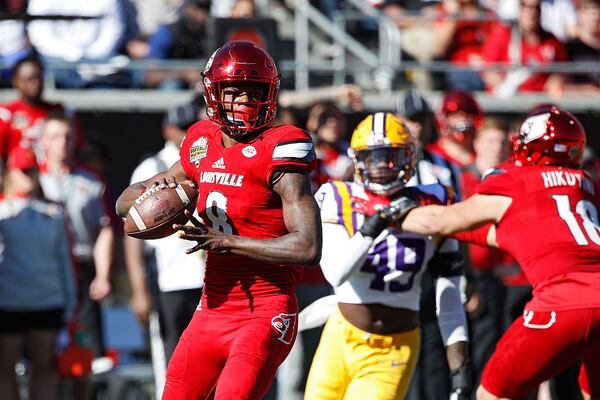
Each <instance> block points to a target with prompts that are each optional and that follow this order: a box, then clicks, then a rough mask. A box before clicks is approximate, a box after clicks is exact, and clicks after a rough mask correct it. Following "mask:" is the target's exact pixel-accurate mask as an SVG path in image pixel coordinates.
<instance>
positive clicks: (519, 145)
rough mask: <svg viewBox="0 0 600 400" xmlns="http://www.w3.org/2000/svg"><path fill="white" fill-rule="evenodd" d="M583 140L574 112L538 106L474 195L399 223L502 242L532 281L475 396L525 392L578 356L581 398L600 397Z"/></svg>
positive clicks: (597, 269)
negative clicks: (530, 296)
mask: <svg viewBox="0 0 600 400" xmlns="http://www.w3.org/2000/svg"><path fill="white" fill-rule="evenodd" d="M585 144H586V136H585V132H584V130H583V127H582V126H581V124H580V123H579V121H577V119H576V118H575V117H574V116H573V115H572V114H570V113H568V112H566V111H563V110H560V109H559V108H556V107H549V108H545V109H538V110H537V111H536V112H535V113H533V114H531V115H529V117H528V118H527V119H526V120H525V122H524V123H523V125H522V127H521V130H520V133H519V135H518V136H516V137H515V140H514V142H513V154H512V160H511V161H510V162H507V163H504V164H500V165H498V166H497V167H496V168H495V169H493V170H491V171H490V172H489V173H488V174H487V176H485V177H484V180H483V182H482V183H481V184H480V185H479V186H478V188H477V190H476V194H475V195H473V196H472V197H470V198H469V199H467V200H465V201H463V202H460V203H456V204H455V205H452V206H450V207H443V206H427V207H422V208H418V209H415V210H414V211H412V212H410V213H409V214H408V216H407V217H406V219H405V220H404V221H403V223H402V228H403V229H404V230H407V231H410V232H415V233H420V234H441V235H450V234H456V233H459V232H461V233H459V234H458V236H459V237H460V238H461V239H466V240H469V241H471V242H474V243H480V244H487V245H489V246H494V247H500V248H502V249H504V250H506V251H507V252H508V253H510V254H511V255H512V256H514V257H515V258H516V259H517V261H519V263H520V264H521V265H522V267H523V270H524V272H525V274H526V276H527V278H528V280H529V282H530V283H531V285H532V286H533V299H532V300H531V301H530V302H529V303H528V304H527V305H526V307H525V311H524V313H523V317H522V318H520V319H518V320H516V321H515V322H514V323H513V325H512V326H511V327H510V328H509V329H508V331H507V332H506V333H505V334H504V336H503V338H502V339H501V340H500V341H499V342H498V345H497V347H496V352H495V353H494V355H493V356H492V358H491V359H490V361H489V363H488V364H487V366H486V368H485V370H484V372H483V377H482V382H481V386H480V387H479V389H478V392H477V398H478V399H480V400H483V399H497V398H510V399H516V398H521V397H523V396H524V395H526V394H527V393H528V392H529V391H530V390H532V389H534V388H535V387H536V386H537V385H538V384H539V383H541V382H542V381H544V380H546V379H548V378H550V377H552V376H554V375H556V374H558V373H560V372H561V371H563V370H565V369H566V368H568V367H569V366H571V365H573V364H574V363H576V362H577V361H579V360H580V361H581V362H582V367H581V371H580V375H579V383H580V387H581V390H582V392H583V394H584V398H586V399H590V398H595V399H599V398H600V380H598V379H597V377H598V376H600V296H598V291H599V289H600V226H599V224H598V210H599V209H600V197H599V196H598V193H599V191H600V184H598V182H594V181H593V180H592V179H590V177H589V176H588V175H587V174H586V173H585V172H584V171H583V170H582V169H581V168H580V165H581V160H582V154H583V149H584V147H585ZM490 223H491V225H489V224H490ZM486 224H488V225H486ZM482 226H483V227H484V228H479V229H477V228H478V227H482ZM469 230H472V231H471V232H467V231H469ZM592 377H596V379H592Z"/></svg>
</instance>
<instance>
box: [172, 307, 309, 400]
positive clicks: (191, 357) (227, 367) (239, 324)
mask: <svg viewBox="0 0 600 400" xmlns="http://www.w3.org/2000/svg"><path fill="white" fill-rule="evenodd" d="M253 300H254V301H253V302H254V305H253V307H254V309H253V310H252V311H250V310H249V309H248V308H249V307H248V300H245V301H244V302H238V303H237V304H236V303H234V302H227V303H225V304H223V305H221V306H219V308H218V309H202V310H198V311H196V312H195V313H194V317H193V318H192V321H191V322H190V324H189V325H188V327H187V328H186V330H185V331H184V333H183V334H182V335H181V338H180V339H179V343H178V344H177V347H176V348H175V352H174V353H173V356H172V357H171V361H170V362H169V367H168V368H167V379H166V384H165V390H164V392H163V397H162V398H163V400H188V399H189V400H198V399H205V398H207V397H208V395H209V394H210V393H211V392H213V391H214V398H215V399H216V400H230V399H236V400H238V399H248V400H256V399H261V398H262V397H263V396H264V395H265V394H266V392H267V391H268V390H269V387H270V386H271V384H272V382H273V379H274V378H275V373H276V372H277V368H278V367H279V364H281V363H282V362H283V360H285V358H286V357H287V355H288V353H289V352H290V350H291V348H292V345H293V344H294V340H295V339H296V333H297V329H298V326H297V317H298V303H297V301H296V297H295V296H294V295H279V296H270V297H267V298H256V297H255V298H254V299H253ZM258 303H260V304H258Z"/></svg>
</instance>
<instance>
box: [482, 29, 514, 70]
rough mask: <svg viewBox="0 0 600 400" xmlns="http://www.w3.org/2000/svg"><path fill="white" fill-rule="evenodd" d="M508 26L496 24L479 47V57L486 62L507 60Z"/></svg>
mask: <svg viewBox="0 0 600 400" xmlns="http://www.w3.org/2000/svg"><path fill="white" fill-rule="evenodd" d="M509 43H510V27H507V26H505V25H500V24H498V25H497V26H495V28H494V29H492V31H491V32H490V34H489V35H488V37H487V39H486V41H485V43H484V44H483V47H482V48H481V58H483V61H485V62H486V63H497V62H508V61H510V59H509V56H508V46H509Z"/></svg>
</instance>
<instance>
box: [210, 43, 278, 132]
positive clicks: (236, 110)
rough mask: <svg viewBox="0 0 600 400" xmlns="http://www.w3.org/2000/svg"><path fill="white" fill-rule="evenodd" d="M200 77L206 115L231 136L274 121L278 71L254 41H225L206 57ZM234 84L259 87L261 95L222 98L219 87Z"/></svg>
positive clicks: (267, 55)
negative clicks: (229, 98) (230, 99)
mask: <svg viewBox="0 0 600 400" xmlns="http://www.w3.org/2000/svg"><path fill="white" fill-rule="evenodd" d="M202 77H203V79H202V84H203V85H204V92H205V98H206V105H207V110H206V112H207V114H208V117H209V118H210V119H211V120H212V121H214V122H216V123H217V124H219V125H221V126H223V127H225V128H227V130H228V132H229V135H230V136H243V135H246V134H248V133H251V132H253V131H256V130H257V129H260V128H262V127H264V126H266V125H268V124H270V123H271V122H273V119H274V118H275V110H276V108H277V105H276V99H277V92H278V91H279V73H278V72H277V67H276V66H275V62H274V61H273V59H272V58H271V56H270V55H269V54H268V53H267V52H266V51H264V50H263V49H261V48H260V47H258V46H257V45H256V44H254V43H252V42H248V41H230V42H227V43H226V44H224V45H223V46H222V47H219V48H218V49H217V50H216V51H215V52H214V53H213V55H212V56H211V57H210V58H209V60H208V62H207V63H206V68H205V69H204V72H203V73H202ZM236 83H245V84H246V83H253V84H255V85H256V86H257V87H262V89H263V93H264V96H263V98H262V99H250V100H251V101H245V102H236V101H224V100H223V96H222V88H224V87H226V86H235V84H236Z"/></svg>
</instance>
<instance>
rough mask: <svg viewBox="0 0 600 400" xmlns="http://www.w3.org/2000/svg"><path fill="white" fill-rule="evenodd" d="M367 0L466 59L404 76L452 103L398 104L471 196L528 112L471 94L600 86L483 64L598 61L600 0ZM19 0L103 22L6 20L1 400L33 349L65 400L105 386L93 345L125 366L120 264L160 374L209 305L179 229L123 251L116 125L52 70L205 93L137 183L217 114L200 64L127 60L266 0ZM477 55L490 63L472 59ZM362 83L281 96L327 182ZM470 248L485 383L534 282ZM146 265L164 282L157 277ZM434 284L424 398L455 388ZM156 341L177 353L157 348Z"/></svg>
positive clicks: (38, 386)
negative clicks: (115, 296) (65, 341)
mask: <svg viewBox="0 0 600 400" xmlns="http://www.w3.org/2000/svg"><path fill="white" fill-rule="evenodd" d="M364 1H367V0H364ZM368 2H369V3H371V5H373V6H375V7H377V8H378V9H380V10H381V11H382V12H383V13H384V14H385V15H386V16H387V17H388V18H390V19H391V20H392V21H394V23H395V24H396V25H397V26H398V27H400V28H401V29H402V38H403V39H402V43H403V48H402V50H403V51H404V52H405V56H406V57H412V58H413V59H414V60H418V61H421V62H427V61H432V60H444V61H449V62H452V63H455V64H456V66H457V67H459V68H456V69H452V70H449V71H448V72H446V73H426V74H420V73H419V72H420V71H412V72H413V73H411V74H410V76H408V77H407V79H409V81H412V82H410V84H411V85H413V86H416V87H419V88H420V89H428V88H437V89H440V90H443V91H444V93H445V97H444V101H443V102H442V105H441V106H440V107H439V108H438V109H434V108H432V106H431V105H430V104H428V103H427V101H426V99H425V98H424V97H423V96H422V95H421V94H420V93H419V92H418V91H417V90H414V89H411V90H408V91H407V93H406V95H405V96H404V97H402V98H400V99H398V101H397V104H396V105H397V107H396V108H397V113H398V114H397V115H398V117H399V118H401V119H402V120H403V121H405V122H406V124H407V125H408V126H409V127H410V129H411V132H412V133H413V134H414V135H415V136H416V137H417V139H418V141H420V143H421V144H420V158H421V160H427V163H424V164H422V165H423V166H422V167H419V168H425V170H423V172H422V173H421V174H419V173H417V177H416V179H422V178H419V176H421V177H422V176H435V179H436V180H437V181H439V182H441V183H444V184H446V185H450V186H453V187H454V188H455V190H456V192H457V193H459V194H460V195H461V196H462V197H468V196H469V195H470V194H471V193H472V192H473V188H474V185H475V183H476V182H477V181H478V180H479V178H480V177H481V175H482V174H483V172H484V171H485V170H486V169H488V168H490V167H491V166H493V165H494V164H496V163H498V162H499V161H502V160H504V159H505V158H506V157H507V149H508V144H509V136H510V135H512V134H514V133H515V132H516V130H517V129H518V125H515V123H518V122H519V121H520V118H516V119H515V120H507V119H506V118H505V117H503V116H499V115H487V114H486V112H485V110H482V109H481V107H480V106H479V104H478V103H477V101H476V100H475V98H474V97H473V96H472V95H471V94H470V92H471V91H478V90H487V91H490V92H492V93H494V94H496V95H498V96H505V97H509V96H511V95H512V94H514V93H515V92H516V91H536V92H544V91H545V92H547V93H548V94H550V95H558V94H560V93H562V92H564V91H569V90H577V91H578V93H580V92H582V91H584V90H585V91H588V90H589V91H598V89H599V85H600V72H599V71H600V70H599V69H598V68H596V69H595V70H593V69H590V70H589V72H580V73H577V74H564V73H554V72H552V73H550V72H535V71H531V70H529V69H526V68H515V69H512V70H510V71H508V72H507V71H505V70H495V69H488V70H486V69H485V68H483V69H482V67H484V66H485V65H486V63H490V64H495V63H505V64H510V65H513V64H514V63H516V64H519V63H522V64H523V65H542V64H546V63H553V62H561V61H566V60H571V61H590V62H594V61H595V62H600V1H598V0H574V1H571V0H553V1H552V0H548V1H547V0H497V1H496V0H489V1H485V2H481V3H479V2H478V1H477V0H442V1H441V2H438V1H424V0H423V1H421V0H388V1H376V0H370V1H368ZM276 3H278V4H279V5H280V6H281V7H291V5H290V4H292V5H293V2H289V3H290V4H287V3H288V2H276ZM314 3H315V5H316V6H318V7H319V9H320V10H321V11H323V13H324V14H326V15H328V16H329V17H333V15H334V14H335V13H336V12H339V11H340V10H343V9H344V8H345V7H349V5H348V4H346V2H343V1H341V0H337V1H336V0H320V1H315V2H314ZM5 5H6V7H7V10H9V11H10V12H27V13H29V14H31V15H69V16H76V15H79V16H99V17H98V18H89V19H88V18H84V19H75V20H35V21H31V22H28V24H27V28H25V25H24V23H22V22H20V21H17V20H3V21H0V32H2V34H1V35H0V57H1V61H2V63H3V72H2V82H3V85H4V86H5V87H12V88H14V89H15V90H16V92H17V94H18V98H17V99H16V100H14V101H13V102H11V103H8V104H3V105H1V106H0V143H1V153H0V158H1V163H0V165H1V167H2V168H1V176H2V194H1V198H0V254H2V257H0V288H2V290H0V316H1V317H2V320H3V323H2V325H1V326H2V327H1V328H0V393H2V398H6V399H18V398H19V397H18V391H19V388H18V383H17V374H16V372H15V371H16V370H15V365H16V364H17V363H18V362H19V361H20V360H21V359H23V357H25V358H26V359H28V360H29V364H28V371H27V374H28V375H29V377H30V378H29V399H52V398H54V397H53V396H54V393H55V392H56V386H57V383H58V382H59V380H58V379H57V378H56V377H57V374H58V372H59V371H60V373H61V377H62V379H63V380H71V381H72V390H73V391H75V392H76V393H79V394H78V395H77V396H81V397H76V398H84V399H85V398H93V397H94V396H95V394H94V393H95V390H96V389H94V388H93V387H92V385H91V383H90V380H89V379H88V378H85V376H86V372H89V369H90V368H91V366H90V365H88V368H83V369H73V368H69V366H73V365H79V364H77V362H80V363H84V364H85V363H87V362H88V361H90V362H91V358H90V355H89V353H86V351H85V350H86V349H89V350H87V351H88V352H89V351H91V352H92V357H93V358H96V359H99V358H102V357H107V356H109V357H108V358H110V361H111V363H113V364H114V363H117V362H118V360H117V357H116V356H115V355H114V354H111V353H110V351H107V349H106V348H105V339H104V338H103V329H102V323H103V321H102V313H101V308H102V307H103V304H104V303H103V301H104V302H105V301H106V299H107V298H110V296H111V293H112V291H113V282H114V281H113V279H114V276H115V271H114V265H115V264H124V265H125V267H126V272H127V274H128V278H129V281H130V284H131V307H132V311H133V313H134V315H135V317H137V319H138V320H139V321H140V323H141V324H142V325H148V324H149V325H150V327H151V329H150V330H151V331H152V324H153V323H154V324H155V329H154V331H153V332H154V334H155V335H156V336H158V337H160V338H161V339H162V340H163V341H164V348H160V346H159V347H153V348H152V353H153V362H154V364H155V377H156V379H157V380H158V379H159V378H160V374H161V371H162V374H164V368H165V365H166V362H167V361H168V358H169V357H170V354H171V352H172V349H173V345H174V343H175V341H176V340H177V337H178V336H179V334H180V333H181V331H182V330H183V328H184V327H185V325H186V323H187V321H188V320H189V318H190V316H191V313H193V311H194V309H195V306H196V303H197V300H198V299H199V296H200V292H201V290H202V276H203V266H204V260H203V258H199V257H197V256H188V260H186V261H189V262H188V263H185V262H184V261H181V262H178V263H173V262H172V260H173V258H174V257H175V255H177V254H178V255H183V251H182V249H181V243H177V242H179V241H178V240H176V238H170V239H169V238H167V239H161V240H164V241H156V242H154V243H144V242H142V241H139V240H136V239H131V238H127V239H126V241H125V245H124V252H123V254H121V253H120V252H119V251H118V249H119V248H120V247H121V246H120V245H119V243H121V242H122V241H123V240H124V238H123V234H122V223H121V221H120V220H118V219H117V218H116V216H115V214H114V211H113V208H114V207H113V204H111V202H110V201H109V192H110V189H111V188H107V185H106V181H105V176H104V174H105V171H106V162H107V159H108V157H109V156H110V154H107V153H106V149H105V148H104V147H103V143H102V139H101V137H99V138H96V139H97V140H91V139H90V135H89V129H88V128H87V127H85V126H83V124H82V123H81V121H80V120H79V119H78V117H77V113H76V112H74V110H69V109H67V108H66V107H64V106H63V105H60V104H53V103H48V102H47V101H46V100H44V96H43V90H44V77H45V76H47V74H46V73H45V72H44V71H45V66H46V64H47V63H54V64H52V65H57V64H56V63H57V62H66V63H68V62H82V61H101V62H102V63H101V64H94V63H90V64H78V66H77V68H69V65H68V64H65V66H66V67H67V68H62V69H57V70H56V71H54V74H53V77H54V80H55V85H56V87H59V88H77V89H81V88H115V87H118V88H123V87H125V88H139V87H144V88H164V89H169V88H170V89H173V88H177V89H189V90H190V91H193V92H194V97H193V100H192V102H190V103H189V104H184V105H178V106H174V107H173V108H172V109H170V110H167V112H166V114H165V117H164V120H163V123H162V126H161V129H160V130H161V132H162V134H163V137H164V141H165V146H164V148H163V149H161V150H160V152H159V153H158V154H154V155H152V156H151V157H147V158H145V159H140V160H139V161H140V165H139V167H138V168H137V169H136V170H135V172H134V171H131V172H132V174H133V176H132V181H138V180H140V179H142V178H143V177H145V176H150V175H152V174H153V172H152V171H156V170H162V169H164V168H165V165H167V166H168V164H169V163H172V162H173V161H174V158H173V157H176V156H177V154H178V153H177V149H178V148H179V144H180V142H181V140H182V138H183V135H184V134H185V131H186V130H187V128H188V127H189V126H191V124H193V123H194V122H195V121H197V120H199V119H202V118H205V110H204V101H203V97H202V93H198V92H196V91H195V90H196V89H195V88H196V87H197V83H198V80H199V79H200V65H201V63H199V67H198V68H195V69H189V70H187V69H173V70H164V69H156V70H153V69H150V68H148V69H131V70H130V69H123V66H124V65H126V63H127V62H128V60H138V59H148V60H152V59H161V60H164V59H192V60H193V59H206V58H207V57H208V56H209V55H210V53H211V51H212V48H209V47H208V44H207V43H208V41H207V40H208V39H207V36H206V25H207V21H208V20H209V19H210V18H248V17H252V16H256V15H257V7H256V5H255V4H254V1H252V0H227V1H226V0H217V1H210V0H152V1H150V0H95V1H80V0H29V1H28V2H27V1H25V0H12V1H10V0H8V1H6V2H5ZM264 16H266V17H268V15H264ZM432 28H433V29H432ZM240 34H241V35H249V34H251V33H249V32H241V33H240ZM242 37H245V36H242ZM465 66H472V67H475V68H476V69H475V70H466V69H462V68H460V67H465ZM421 72H422V71H421ZM362 95H363V89H361V88H360V87H358V86H356V85H354V84H351V83H349V84H346V85H340V86H339V87H336V88H335V90H331V89H327V90H319V89H314V90H309V91H307V92H306V93H293V94H292V93H282V95H281V97H280V103H281V104H280V108H279V109H278V113H277V118H278V121H277V123H292V124H295V125H297V126H301V127H304V128H305V129H306V130H307V131H308V132H310V133H311V135H312V136H313V138H314V141H315V143H316V146H317V147H316V149H317V156H318V169H317V170H316V171H315V172H314V173H313V183H314V186H313V187H314V189H315V190H316V189H317V188H318V187H319V185H320V184H322V183H324V182H326V181H327V180H328V179H332V178H335V179H344V180H346V179H351V178H352V176H353V174H354V170H353V164H352V161H351V159H350V158H349V157H348V155H347V149H348V139H349V137H350V133H351V132H352V130H353V129H354V126H353V123H355V122H356V121H358V120H359V118H357V117H358V116H360V115H361V114H360V113H361V112H363V111H364V110H363V102H362ZM527 111H528V110H523V114H525V113H526V112H527ZM589 131H590V132H593V131H592V130H589ZM586 154H587V156H586V166H587V168H588V170H589V171H590V173H591V174H593V175H595V176H596V177H599V176H600V163H599V162H598V159H597V158H596V157H595V155H594V151H593V150H592V149H591V148H590V149H587V153H586ZM426 183H430V182H426ZM112 189H113V190H114V188H112ZM119 189H120V188H119ZM117 191H118V190H117ZM23 221H25V222H23ZM7 233H10V235H8V234H7ZM174 242H175V243H174ZM15 243H16V245H15ZM184 247H185V245H184ZM464 252H465V254H466V255H467V256H468V259H469V267H468V271H469V272H470V274H469V285H468V290H467V293H468V301H467V302H466V305H465V307H466V309H467V311H468V313H469V317H470V328H471V337H472V339H471V340H472V345H471V350H472V354H471V359H472V361H473V366H474V371H475V373H476V376H474V379H478V374H480V373H481V370H482V368H483V365H485V362H486V361H487V359H488V358H489V356H490V355H491V353H492V351H493V349H494V346H495V343H496V341H497V340H498V338H499V337H500V335H501V333H502V332H503V330H504V329H505V328H506V327H507V326H508V325H509V324H510V322H512V320H513V319H514V318H515V317H517V316H518V315H520V314H521V312H522V308H523V305H524V304H525V302H526V301H527V299H528V298H529V296H530V289H529V287H528V286H527V285H526V281H525V279H524V278H523V276H522V275H521V272H520V269H519V266H518V265H516V264H515V262H514V260H512V259H510V258H509V257H508V256H506V255H505V254H503V253H499V252H497V251H491V250H489V249H483V248H477V247H474V246H469V247H468V248H465V249H464ZM174 254H175V255H174ZM189 257H193V258H192V259H189ZM174 267H177V268H174ZM121 272H123V271H121ZM149 276H150V277H154V280H152V279H151V280H148V277H149ZM303 279H304V280H303V283H302V285H300V286H299V287H298V297H299V303H300V306H301V307H304V306H306V305H308V304H310V303H311V302H312V301H313V300H315V299H316V298H320V297H323V296H325V295H327V294H329V293H330V292H331V287H330V286H329V285H328V283H327V282H326V281H325V279H324V277H323V275H322V273H321V272H320V270H319V269H310V270H307V272H306V274H305V276H304V278H303ZM428 282H429V281H428V280H427V279H424V283H423V285H424V288H423V299H422V302H423V306H422V307H421V308H422V310H424V311H423V313H422V316H421V318H422V321H421V326H422V327H423V332H424V335H434V336H433V337H431V336H427V337H426V338H424V339H423V341H422V343H423V351H422V359H421V362H420V364H419V365H420V367H419V370H418V372H417V373H416V374H415V379H414V382H413V387H412V388H411V390H410V394H409V398H410V399H441V398H448V393H447V392H448V390H449V389H448V388H449V385H448V382H446V381H445V380H446V377H447V376H448V374H447V373H439V371H440V370H439V368H442V369H447V366H446V365H445V361H444V355H443V350H442V343H441V340H440V339H439V337H437V338H436V337H435V335H439V334H437V333H435V332H437V328H436V327H435V323H432V320H433V321H434V319H435V310H433V309H432V307H433V306H432V304H433V301H432V296H433V294H432V292H431V287H430V288H429V289H427V287H426V285H427V284H428ZM429 284H430V282H429ZM5 288H11V290H8V289H6V290H5ZM68 322H71V323H72V324H71V325H70V326H71V331H72V332H75V334H73V335H72V339H73V340H71V344H70V345H69V346H68V348H66V349H65V348H62V349H59V350H57V345H56V343H57V336H58V335H59V332H60V331H61V330H64V329H65V327H66V324H67V323H68ZM427 327H433V328H432V329H428V328H427ZM432 332H433V333H432ZM77 334H80V335H77ZM319 337H320V330H319V329H318V328H316V329H313V330H309V331H306V332H303V333H302V335H301V337H300V338H299V340H298V341H297V344H296V347H295V351H294V352H293V353H292V355H291V356H290V358H289V359H288V361H286V363H285V364H284V365H283V366H282V368H281V370H280V373H279V376H278V382H277V386H278V389H273V391H272V393H271V394H270V396H272V398H279V399H281V400H284V399H290V400H292V399H299V398H302V391H303V388H304V384H305V380H306V375H307V372H308V368H309V366H310V363H311V360H312V356H313V354H314V351H315V349H316V346H317V344H318V341H319ZM78 346H79V347H78ZM24 350H25V353H24ZM157 352H158V353H161V354H162V355H161V356H155V353H157ZM73 354H75V355H74V356H73ZM55 355H58V356H59V357H58V359H57V358H56V357H55ZM61 357H62V358H61ZM69 357H74V358H69ZM73 359H74V360H75V362H71V361H72V360H73ZM57 360H58V361H57ZM70 360H71V361H70ZM86 360H87V361H86ZM440 363H441V364H440ZM65 365H66V367H64V366H65ZM86 365H87V364H86ZM59 366H63V367H60V368H59ZM569 373H570V372H568V373H566V374H564V378H562V377H561V379H558V380H557V381H555V382H553V383H552V384H551V385H550V387H551V388H550V389H549V390H551V391H552V393H553V395H554V396H555V397H554V398H555V399H563V398H564V399H572V398H577V397H571V396H577V395H578V394H577V393H578V392H577V384H576V381H575V379H574V376H571V375H569ZM163 377H164V376H163ZM159 386H160V385H158V384H157V390H159V389H158V388H159ZM6 396H7V397H6ZM561 396H562V397H561Z"/></svg>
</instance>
